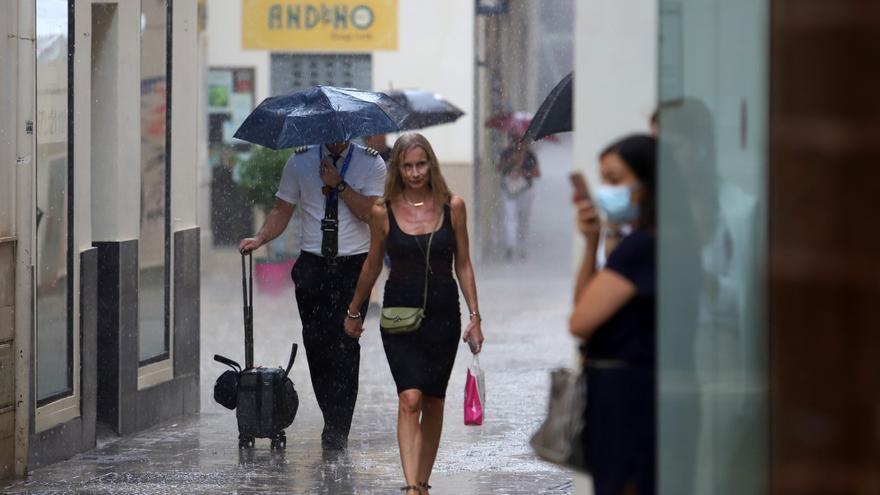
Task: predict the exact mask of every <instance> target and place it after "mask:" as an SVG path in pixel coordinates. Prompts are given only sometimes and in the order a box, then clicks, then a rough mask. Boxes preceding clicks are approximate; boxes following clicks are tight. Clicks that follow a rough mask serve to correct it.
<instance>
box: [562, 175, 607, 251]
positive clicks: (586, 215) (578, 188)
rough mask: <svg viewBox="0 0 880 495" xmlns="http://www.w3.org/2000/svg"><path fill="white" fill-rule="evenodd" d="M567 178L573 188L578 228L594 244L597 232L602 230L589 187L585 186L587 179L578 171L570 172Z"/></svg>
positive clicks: (597, 235)
mask: <svg viewBox="0 0 880 495" xmlns="http://www.w3.org/2000/svg"><path fill="white" fill-rule="evenodd" d="M569 179H571V185H572V187H573V188H574V204H575V207H576V208H577V224H578V230H580V231H581V233H582V234H584V236H586V238H587V240H588V241H589V242H590V244H591V245H596V244H597V239H598V237H599V232H601V230H602V223H601V220H600V219H599V213H598V211H596V208H595V207H594V206H593V203H592V201H591V199H590V189H589V187H587V180H586V179H585V178H584V174H582V173H580V172H572V173H571V175H570V176H569Z"/></svg>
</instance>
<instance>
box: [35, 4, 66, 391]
mask: <svg viewBox="0 0 880 495" xmlns="http://www.w3.org/2000/svg"><path fill="white" fill-rule="evenodd" d="M72 4H73V2H68V1H67V0H37V2H36V12H37V26H36V33H37V43H36V45H37V79H36V97H37V100H36V107H37V117H36V123H35V131H34V132H35V134H36V141H37V159H36V199H37V201H36V205H37V211H36V229H37V231H36V242H37V248H36V253H37V266H36V328H37V351H36V353H37V401H38V403H41V404H44V403H47V402H52V401H54V400H56V399H58V398H61V397H64V396H67V395H70V394H71V393H72V392H73V320H72V319H71V317H70V316H71V315H70V308H71V306H72V301H71V297H72V290H71V288H72V279H71V277H72V273H71V271H70V267H71V266H72V260H71V255H70V253H71V252H72V239H71V237H70V236H69V235H68V234H69V227H70V224H71V218H72V211H71V204H72V202H71V194H72V192H73V191H72V187H71V183H70V180H69V178H70V175H71V170H72V163H71V160H72V154H71V150H72V145H71V142H72V139H73V136H72V135H71V133H70V127H71V126H70V118H71V98H70V95H71V92H72V89H71V87H70V84H69V82H70V68H71V56H70V53H71V50H70V43H69V40H70V23H69V18H70V17H69V16H70V9H71V5H72Z"/></svg>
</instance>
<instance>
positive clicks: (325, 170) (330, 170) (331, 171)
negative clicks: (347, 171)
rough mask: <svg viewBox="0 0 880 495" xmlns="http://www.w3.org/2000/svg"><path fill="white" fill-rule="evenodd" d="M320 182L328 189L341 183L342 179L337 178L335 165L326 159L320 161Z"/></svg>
mask: <svg viewBox="0 0 880 495" xmlns="http://www.w3.org/2000/svg"><path fill="white" fill-rule="evenodd" d="M321 180H322V181H324V184H327V185H328V186H330V187H336V186H337V185H339V183H340V182H342V177H340V176H339V171H338V170H336V165H333V162H332V161H330V160H328V159H327V158H325V159H323V160H321Z"/></svg>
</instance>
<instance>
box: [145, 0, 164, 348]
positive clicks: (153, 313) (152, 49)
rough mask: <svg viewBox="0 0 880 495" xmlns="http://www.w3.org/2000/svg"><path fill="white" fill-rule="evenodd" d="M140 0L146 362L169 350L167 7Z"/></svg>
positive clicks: (156, 0)
mask: <svg viewBox="0 0 880 495" xmlns="http://www.w3.org/2000/svg"><path fill="white" fill-rule="evenodd" d="M169 4H170V0H142V1H141V9H142V10H141V221H140V223H141V225H140V239H139V241H138V265H139V280H138V312H139V315H138V323H139V326H138V328H139V331H140V334H139V340H138V343H139V357H140V363H141V365H146V364H150V363H153V362H157V361H161V360H164V359H167V358H168V356H169V349H170V345H169V344H170V342H169V340H170V339H169V319H168V285H169V284H168V282H169V273H168V258H169V254H170V253H169V243H168V240H169V239H168V237H169V228H168V226H169V223H168V211H169V201H168V198H169V194H168V193H169V192H170V191H169V187H168V177H169V153H168V151H169V149H170V148H169V140H168V128H169V126H168V123H169V113H168V108H167V103H168V98H167V96H168V92H169V90H170V85H169V83H168V80H169V78H168V65H169V64H168V53H169V52H168V40H169V38H168V28H169V23H168V11H169Z"/></svg>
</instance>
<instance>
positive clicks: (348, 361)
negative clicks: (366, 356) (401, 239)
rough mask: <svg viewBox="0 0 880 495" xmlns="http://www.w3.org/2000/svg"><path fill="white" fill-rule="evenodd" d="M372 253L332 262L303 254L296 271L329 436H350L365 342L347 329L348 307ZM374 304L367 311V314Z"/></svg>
mask: <svg viewBox="0 0 880 495" xmlns="http://www.w3.org/2000/svg"><path fill="white" fill-rule="evenodd" d="M366 257H367V255H366V254H361V255H355V256H344V257H339V258H337V259H336V261H335V265H330V264H328V262H327V260H325V259H324V258H323V257H321V256H318V255H315V254H311V253H307V252H303V253H301V255H300V257H299V259H298V260H297V262H296V264H295V265H294V267H293V271H292V272H291V276H292V278H293V283H294V284H295V286H296V302H297V305H298V306H299V317H300V320H302V327H303V344H304V346H305V348H306V359H308V361H309V373H310V374H311V378H312V387H313V388H314V390H315V398H316V399H317V401H318V406H319V407H320V408H321V413H322V414H323V415H324V435H323V437H324V438H326V437H327V436H328V435H329V436H331V437H337V438H347V437H348V432H349V430H351V417H352V415H353V414H354V405H355V402H356V401H357V393H358V372H359V369H360V360H361V346H360V344H359V343H358V341H357V339H353V338H351V337H349V336H348V335H346V333H345V330H344V323H345V310H346V309H347V308H348V304H349V303H350V302H351V298H352V296H354V289H355V285H357V280H358V276H359V275H360V273H361V267H362V266H363V264H364V260H365V259H366ZM368 304H369V303H368V302H367V303H364V306H363V307H362V308H361V314H364V315H365V314H366V311H367V305H368Z"/></svg>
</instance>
